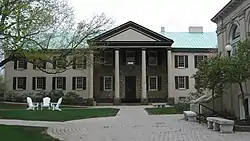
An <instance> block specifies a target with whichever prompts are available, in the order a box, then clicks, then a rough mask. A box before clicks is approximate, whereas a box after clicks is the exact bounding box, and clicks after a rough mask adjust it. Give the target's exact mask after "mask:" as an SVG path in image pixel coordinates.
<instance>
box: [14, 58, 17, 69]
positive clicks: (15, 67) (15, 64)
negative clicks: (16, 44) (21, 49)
mask: <svg viewBox="0 0 250 141" xmlns="http://www.w3.org/2000/svg"><path fill="white" fill-rule="evenodd" d="M14 69H17V60H15V61H14Z"/></svg>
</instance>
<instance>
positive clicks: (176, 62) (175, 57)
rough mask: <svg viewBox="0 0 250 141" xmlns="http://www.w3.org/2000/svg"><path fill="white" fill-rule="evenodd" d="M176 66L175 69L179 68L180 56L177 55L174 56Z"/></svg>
mask: <svg viewBox="0 0 250 141" xmlns="http://www.w3.org/2000/svg"><path fill="white" fill-rule="evenodd" d="M174 66H175V68H178V56H177V55H175V56H174Z"/></svg>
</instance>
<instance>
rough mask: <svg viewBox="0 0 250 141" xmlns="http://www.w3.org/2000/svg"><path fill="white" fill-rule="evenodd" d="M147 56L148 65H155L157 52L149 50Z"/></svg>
mask: <svg viewBox="0 0 250 141" xmlns="http://www.w3.org/2000/svg"><path fill="white" fill-rule="evenodd" d="M148 58H149V61H148V62H149V65H157V52H156V51H150V52H149V54H148Z"/></svg>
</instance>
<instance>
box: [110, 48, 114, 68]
mask: <svg viewBox="0 0 250 141" xmlns="http://www.w3.org/2000/svg"><path fill="white" fill-rule="evenodd" d="M111 54H112V62H111V64H112V65H113V66H114V68H115V50H113V51H112V53H111Z"/></svg>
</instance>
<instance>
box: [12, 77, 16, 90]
mask: <svg viewBox="0 0 250 141" xmlns="http://www.w3.org/2000/svg"><path fill="white" fill-rule="evenodd" d="M13 90H16V77H13Z"/></svg>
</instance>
